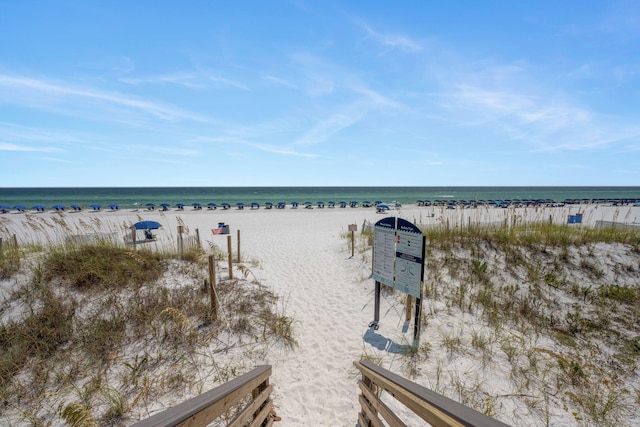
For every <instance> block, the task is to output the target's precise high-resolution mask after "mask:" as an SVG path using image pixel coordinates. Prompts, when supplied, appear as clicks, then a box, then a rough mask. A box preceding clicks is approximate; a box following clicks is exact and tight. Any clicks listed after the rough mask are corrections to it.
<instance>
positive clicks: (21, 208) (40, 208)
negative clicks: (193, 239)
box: [0, 200, 386, 213]
mask: <svg viewBox="0 0 640 427" xmlns="http://www.w3.org/2000/svg"><path fill="white" fill-rule="evenodd" d="M290 205H291V207H292V208H297V207H299V206H300V203H299V202H295V201H294V202H291V203H290ZM302 205H303V206H304V207H305V208H312V207H313V206H314V204H313V203H312V202H304V203H303V204H302ZM316 205H317V207H318V208H324V207H325V206H327V207H329V208H333V207H336V206H339V207H341V208H345V207H347V206H350V207H352V208H355V207H358V206H362V207H372V206H376V207H377V206H383V207H384V206H386V205H384V204H383V203H382V202H381V201H376V202H374V203H371V202H369V201H366V200H365V201H364V202H362V203H360V202H358V201H353V200H352V201H350V202H346V201H340V202H338V203H336V202H333V201H329V202H327V203H326V205H325V203H324V202H317V203H316ZM185 206H186V205H185V204H184V203H176V204H175V205H173V206H172V205H171V204H170V203H160V204H159V205H156V204H155V203H147V204H145V205H144V207H146V208H147V209H148V210H155V209H156V208H159V209H161V210H165V211H166V210H169V208H171V207H175V208H177V209H178V210H184V208H185ZM191 206H193V209H194V210H199V209H202V208H203V205H202V204H201V203H192V204H191ZM235 206H236V208H237V209H244V208H245V206H246V205H245V203H243V202H238V203H236V204H235ZM249 206H250V208H251V209H260V203H258V202H251V203H250V204H249ZM286 206H287V203H286V202H278V203H272V202H265V203H264V207H265V208H266V209H272V208H276V209H284V208H285V207H286ZM89 207H90V208H91V209H92V210H94V211H99V210H101V209H102V205H101V204H98V203H94V204H91V205H89ZM108 207H109V209H111V210H118V209H120V205H119V204H117V203H111V204H109V205H108ZM206 207H207V209H209V210H215V209H217V208H218V207H220V208H221V209H224V210H226V209H230V208H231V205H230V204H229V203H221V204H220V205H218V204H217V203H214V202H210V203H207V204H206ZM31 209H33V210H34V211H36V212H44V211H45V210H47V208H46V206H44V205H34V206H32V207H31ZM51 209H52V210H54V211H56V212H62V211H65V210H67V207H66V206H65V205H62V204H56V205H53V206H51ZM69 209H70V210H71V211H81V210H82V206H81V205H78V204H72V205H70V206H69ZM11 210H16V211H18V212H25V211H26V210H27V207H26V206H23V205H17V206H6V205H0V213H7V212H9V211H11Z"/></svg>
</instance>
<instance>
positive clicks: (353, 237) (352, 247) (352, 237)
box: [351, 230, 356, 258]
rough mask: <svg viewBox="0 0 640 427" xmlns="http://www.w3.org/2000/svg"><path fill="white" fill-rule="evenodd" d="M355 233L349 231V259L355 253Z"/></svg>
mask: <svg viewBox="0 0 640 427" xmlns="http://www.w3.org/2000/svg"><path fill="white" fill-rule="evenodd" d="M355 242H356V240H355V231H353V230H351V258H353V254H354V251H355Z"/></svg>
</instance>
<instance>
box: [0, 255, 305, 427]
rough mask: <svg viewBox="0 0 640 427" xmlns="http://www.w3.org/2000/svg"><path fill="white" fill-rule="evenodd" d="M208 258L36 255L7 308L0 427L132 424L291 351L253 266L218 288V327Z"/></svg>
mask: <svg viewBox="0 0 640 427" xmlns="http://www.w3.org/2000/svg"><path fill="white" fill-rule="evenodd" d="M201 255H202V251H199V252H198V253H197V254H194V255H189V256H188V257H187V258H188V260H184V259H178V258H179V256H178V255H177V254H169V253H161V254H159V253H155V252H151V251H146V250H139V251H131V250H130V249H128V248H124V247H116V246H114V245H110V244H108V243H104V244H103V243H100V244H89V245H84V246H78V245H72V246H67V247H51V248H48V249H46V250H45V251H44V252H42V253H39V254H35V255H34V256H35V257H37V258H36V259H34V260H32V262H31V263H32V264H33V266H34V267H33V268H32V270H31V271H30V272H24V273H28V275H29V276H30V277H31V279H30V280H28V281H27V282H25V283H23V284H21V285H20V286H17V287H16V289H15V290H14V291H13V294H12V297H11V298H10V299H8V300H6V301H5V302H4V303H2V305H0V314H1V315H2V317H0V401H2V402H4V405H3V406H2V407H0V420H3V421H0V423H8V424H16V423H17V424H20V423H25V422H27V423H29V424H32V425H39V424H42V423H46V422H49V421H51V420H64V422H66V423H68V424H70V425H121V424H128V423H130V421H131V420H135V419H139V418H144V417H145V414H147V413H148V411H149V410H150V409H151V408H153V407H154V405H157V404H158V402H159V401H163V399H165V400H166V398H167V396H171V399H169V401H171V402H174V400H175V399H178V400H183V399H186V398H188V397H192V396H193V395H197V394H200V393H202V392H204V391H206V390H207V389H209V388H212V387H214V386H216V385H219V384H220V383H222V382H225V381H228V380H229V379H232V378H234V377H236V376H238V375H240V374H242V373H243V372H245V371H247V370H249V369H251V368H253V366H255V365H256V364H258V363H260V362H262V358H263V357H264V354H265V353H266V349H267V348H269V347H272V346H273V345H274V344H277V343H280V345H282V346H283V347H286V348H290V347H291V346H293V345H295V338H294V327H293V326H294V323H295V322H294V321H293V320H292V319H291V318H289V317H288V316H286V315H285V313H284V307H279V305H278V298H277V297H276V296H275V295H273V293H272V292H271V291H270V290H269V289H267V288H266V287H264V286H263V285H262V284H261V283H260V282H259V281H258V280H257V279H256V278H255V276H253V273H251V272H250V270H248V269H247V268H245V267H242V268H239V267H238V269H239V271H240V272H241V273H242V276H244V277H243V278H241V279H235V280H221V281H220V282H219V283H218V285H217V294H218V298H219V309H218V312H219V314H220V315H219V317H218V319H214V320H213V321H212V319H211V308H210V301H209V295H210V294H209V291H208V290H207V289H205V287H203V283H205V278H207V277H208V266H207V265H206V264H205V263H203V262H202V261H200V260H201V259H202V258H203V257H202V256H201ZM221 276H223V275H222V274H221V272H219V273H218V274H217V277H221ZM249 276H251V278H252V280H251V281H249V280H247V279H248V278H249Z"/></svg>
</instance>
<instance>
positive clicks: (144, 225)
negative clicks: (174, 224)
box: [133, 221, 162, 230]
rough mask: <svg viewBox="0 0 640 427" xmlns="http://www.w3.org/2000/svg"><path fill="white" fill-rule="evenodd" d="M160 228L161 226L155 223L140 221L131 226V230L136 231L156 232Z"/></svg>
mask: <svg viewBox="0 0 640 427" xmlns="http://www.w3.org/2000/svg"><path fill="white" fill-rule="evenodd" d="M160 227H162V225H160V223H159V222H156V221H140V222H136V223H135V224H133V228H135V229H136V230H157V229H158V228H160Z"/></svg>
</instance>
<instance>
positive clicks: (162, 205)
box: [160, 203, 171, 208]
mask: <svg viewBox="0 0 640 427" xmlns="http://www.w3.org/2000/svg"><path fill="white" fill-rule="evenodd" d="M160 206H161V207H163V208H168V207H170V206H171V203H160Z"/></svg>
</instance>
